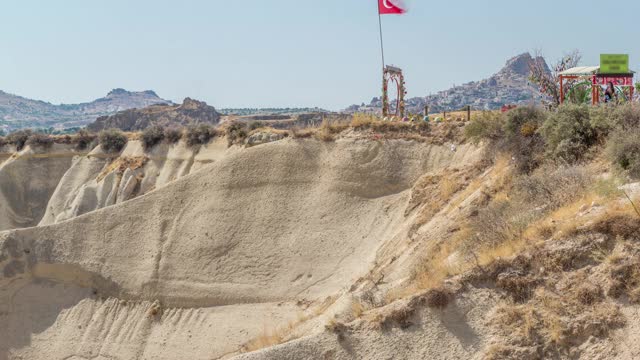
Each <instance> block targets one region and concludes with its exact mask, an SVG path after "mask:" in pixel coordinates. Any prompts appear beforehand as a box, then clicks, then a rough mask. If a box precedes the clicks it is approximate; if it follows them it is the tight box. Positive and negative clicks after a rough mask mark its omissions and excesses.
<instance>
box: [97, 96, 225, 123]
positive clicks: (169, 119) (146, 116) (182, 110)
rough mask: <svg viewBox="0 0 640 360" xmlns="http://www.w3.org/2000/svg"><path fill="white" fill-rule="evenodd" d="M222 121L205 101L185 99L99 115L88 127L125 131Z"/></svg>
mask: <svg viewBox="0 0 640 360" xmlns="http://www.w3.org/2000/svg"><path fill="white" fill-rule="evenodd" d="M218 122H220V114H219V113H218V112H217V111H216V109H215V108H214V107H213V106H209V105H207V103H205V102H203V101H198V100H193V99H190V98H186V99H184V101H183V102H182V105H162V104H160V105H152V106H149V107H146V108H143V109H129V110H125V111H121V112H119V113H117V114H115V115H110V116H102V117H99V118H98V119H97V120H96V121H95V122H94V123H92V124H89V126H87V128H89V130H92V131H100V130H102V129H109V128H118V129H121V130H124V131H137V130H143V129H144V128H146V127H148V126H150V125H162V126H172V125H173V126H187V125H191V124H199V123H208V124H217V123H218Z"/></svg>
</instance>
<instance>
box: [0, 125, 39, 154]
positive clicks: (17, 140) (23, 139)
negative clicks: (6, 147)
mask: <svg viewBox="0 0 640 360" xmlns="http://www.w3.org/2000/svg"><path fill="white" fill-rule="evenodd" d="M32 134H33V131H31V130H29V129H26V130H18V131H14V132H12V133H11V134H9V135H7V137H6V140H7V142H8V143H9V144H11V145H14V146H15V147H16V150H17V151H20V150H22V149H23V148H24V145H25V144H26V143H27V140H29V136H31V135H32Z"/></svg>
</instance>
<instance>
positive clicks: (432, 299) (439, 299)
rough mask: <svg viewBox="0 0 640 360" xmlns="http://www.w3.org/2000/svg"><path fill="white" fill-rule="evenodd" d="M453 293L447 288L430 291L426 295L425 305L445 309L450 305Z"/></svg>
mask: <svg viewBox="0 0 640 360" xmlns="http://www.w3.org/2000/svg"><path fill="white" fill-rule="evenodd" d="M452 298H453V293H452V292H451V291H450V290H448V289H446V288H437V289H431V290H428V291H427V293H426V294H425V295H424V301H425V304H426V305H427V306H428V307H430V308H437V309H444V308H446V307H447V305H449V302H451V299H452Z"/></svg>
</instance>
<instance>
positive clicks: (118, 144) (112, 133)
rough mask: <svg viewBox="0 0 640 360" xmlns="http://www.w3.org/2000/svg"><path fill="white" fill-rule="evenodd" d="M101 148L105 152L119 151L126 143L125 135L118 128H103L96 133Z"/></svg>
mask: <svg viewBox="0 0 640 360" xmlns="http://www.w3.org/2000/svg"><path fill="white" fill-rule="evenodd" d="M98 140H99V142H100V145H101V146H102V149H103V150H104V151H106V152H120V151H121V150H122V149H123V148H124V146H125V145H126V144H127V141H128V140H127V136H126V135H125V134H124V133H123V132H122V131H120V130H118V129H108V130H103V131H101V132H100V134H99V135H98Z"/></svg>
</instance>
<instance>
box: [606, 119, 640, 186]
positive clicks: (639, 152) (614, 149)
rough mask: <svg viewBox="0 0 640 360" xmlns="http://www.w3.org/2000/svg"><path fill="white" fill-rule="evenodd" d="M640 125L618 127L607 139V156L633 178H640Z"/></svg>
mask: <svg viewBox="0 0 640 360" xmlns="http://www.w3.org/2000/svg"><path fill="white" fill-rule="evenodd" d="M638 134H640V127H638V128H635V129H632V130H625V129H616V130H615V131H614V132H613V133H612V134H611V135H610V136H609V140H608V141H607V156H608V157H609V159H610V160H611V161H612V162H613V163H614V164H615V165H616V166H617V167H618V168H619V169H620V170H623V171H624V172H626V173H627V174H628V175H629V176H631V177H633V178H640V137H639V136H638Z"/></svg>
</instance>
